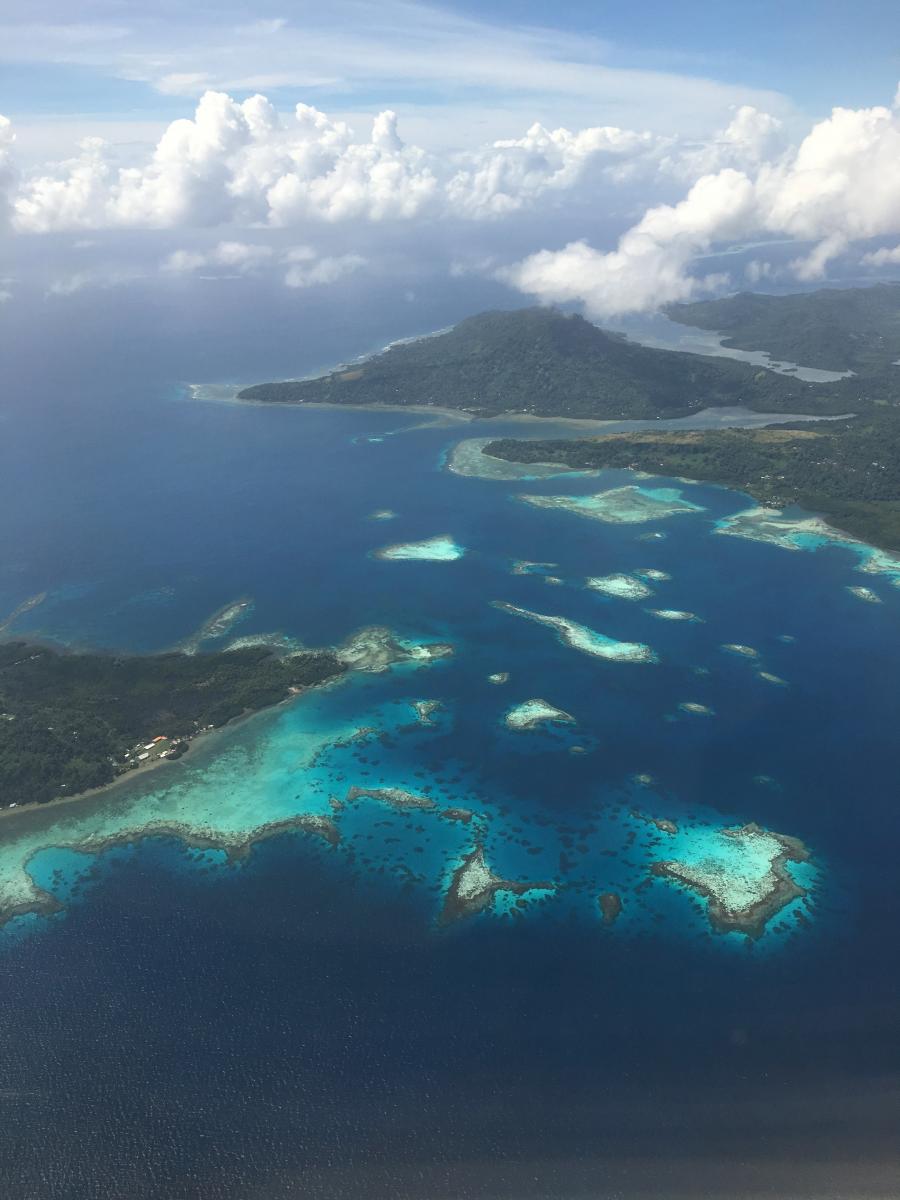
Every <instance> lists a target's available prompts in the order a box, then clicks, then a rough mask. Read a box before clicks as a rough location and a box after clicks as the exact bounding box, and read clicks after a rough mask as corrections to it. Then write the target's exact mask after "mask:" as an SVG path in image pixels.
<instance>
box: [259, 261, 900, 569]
mask: <svg viewBox="0 0 900 1200" xmlns="http://www.w3.org/2000/svg"><path fill="white" fill-rule="evenodd" d="M667 313H668V315H669V317H670V318H672V319H674V320H677V321H678V322H680V323H682V324H690V325H694V326H698V327H700V328H703V329H715V330H717V331H719V332H721V333H724V334H725V335H727V336H726V341H725V344H726V345H729V346H734V347H743V348H748V349H756V350H765V351H767V352H768V353H769V354H770V355H773V356H776V357H780V358H783V359H788V360H790V361H792V362H797V363H802V364H803V365H804V366H815V367H819V368H822V369H829V370H838V371H852V372H853V374H850V375H848V376H847V377H846V378H843V379H839V380H835V381H833V382H830V383H804V382H802V381H801V380H800V379H798V378H797V377H796V376H793V375H790V374H778V373H776V372H774V371H771V370H767V369H765V368H760V367H756V366H751V365H749V364H747V363H743V362H737V361H735V360H732V359H728V358H722V357H707V356H704V355H698V354H685V353H681V352H677V351H669V350H659V349H651V348H649V347H645V346H640V345H637V344H635V343H632V342H630V341H628V340H627V339H626V338H624V337H623V336H621V335H619V334H615V333H609V332H606V331H604V330H601V329H598V328H597V327H596V326H594V325H592V324H591V323H590V322H588V321H586V320H584V319H583V318H582V317H579V316H567V315H564V314H563V313H560V312H558V311H556V310H554V309H544V308H528V309H519V310H516V311H513V312H489V313H482V314H481V315H479V316H475V317H470V318H469V319H468V320H465V321H462V322H460V324H458V325H456V326H455V327H454V328H453V329H450V330H448V331H445V332H443V333H440V334H436V335H434V336H433V337H428V338H423V339H420V340H419V341H413V342H408V343H404V344H398V345H394V346H391V347H389V348H388V349H387V350H386V351H384V352H383V353H382V354H378V355H375V356H374V357H372V358H370V359H366V360H364V361H361V362H360V363H358V364H355V365H353V366H352V367H348V368H341V369H338V370H336V371H333V372H331V373H330V374H327V375H323V376H321V377H320V378H318V379H308V380H301V381H298V382H287V383H266V384H258V385H256V386H254V387H249V388H246V389H245V390H244V391H242V392H241V393H240V398H241V399H244V400H254V401H281V402H289V403H311V402H324V403H336V404H341V403H345V404H359V405H369V404H376V405H377V404H382V405H399V406H404V405H413V406H422V405H424V406H440V407H444V408H450V409H457V410H463V411H466V412H469V413H470V414H472V415H475V416H496V415H498V414H501V413H503V414H527V415H530V416H543V417H574V418H601V419H630V420H635V419H656V418H677V417H684V416H689V415H691V414H692V413H696V412H698V411H701V410H703V409H708V408H715V407H722V406H734V405H740V406H743V407H745V408H749V409H753V410H755V411H757V412H771V413H773V414H774V413H779V414H785V413H787V414H796V415H797V416H798V420H796V421H794V422H792V423H790V424H781V425H779V426H778V427H777V428H769V429H766V428H756V429H709V430H695V431H687V430H679V431H672V430H667V431H656V430H651V431H642V432H633V433H627V434H609V435H601V436H595V437H587V438H578V439H571V440H566V439H562V440H552V441H548V440H529V441H524V440H518V439H513V438H505V439H498V440H495V441H491V442H488V443H486V444H484V445H479V446H478V448H477V450H478V452H477V458H478V459H479V460H483V461H485V462H486V463H493V464H494V465H495V468H496V470H497V472H498V473H502V471H503V469H504V468H506V469H507V470H513V469H515V468H516V467H518V468H522V467H531V468H532V469H533V470H535V471H537V472H539V473H540V472H543V473H547V472H552V471H553V469H554V468H557V469H559V470H565V469H567V468H574V469H576V470H595V469H599V468H604V467H619V468H622V467H624V468H632V469H635V470H640V471H644V472H647V473H649V474H652V475H659V476H670V477H671V476H676V477H679V478H683V479H688V480H694V481H697V482H705V483H716V484H721V485H723V486H726V487H730V488H735V489H737V490H740V491H743V492H745V493H747V494H749V495H750V496H752V497H753V498H754V499H755V500H757V501H758V502H759V503H760V504H761V505H763V506H765V507H766V508H777V509H784V508H786V507H790V506H791V505H797V506H799V507H801V508H803V509H805V510H807V511H809V512H812V513H817V514H819V515H820V516H821V517H823V518H824V519H825V520H826V521H827V522H828V524H829V525H831V526H832V527H834V528H835V529H837V530H839V531H841V532H843V533H845V534H848V535H849V536H850V537H851V538H856V539H860V540H862V541H865V542H867V543H869V544H870V545H873V546H876V547H879V548H881V549H882V550H900V414H898V403H900V370H898V367H897V366H896V365H895V364H896V362H897V361H898V360H900V285H894V284H882V285H878V286H875V287H869V288H849V289H836V288H831V289H823V290H821V291H817V292H808V293H803V294H801V295H792V296H769V295H757V294H751V293H741V294H739V295H736V296H731V297H727V298H725V299H722V300H711V301H703V302H701V303H697V304H682V305H673V306H671V307H670V308H669V309H668V310H667ZM801 415H806V416H811V417H822V416H830V417H832V418H835V417H837V418H839V419H833V420H830V421H829V422H828V423H827V425H826V424H822V423H817V424H810V423H804V422H802V421H801V420H800V419H799V417H800V416H801ZM469 473H471V471H470V472H469ZM474 473H476V474H477V473H479V472H478V471H477V469H476V470H475V472H474ZM488 473H490V472H488Z"/></svg>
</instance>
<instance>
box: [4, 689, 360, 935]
mask: <svg viewBox="0 0 900 1200" xmlns="http://www.w3.org/2000/svg"><path fill="white" fill-rule="evenodd" d="M346 676H347V672H344V673H343V674H341V675H336V676H333V677H332V678H330V679H325V680H323V681H322V682H321V683H317V684H311V685H310V686H309V687H305V688H302V689H300V690H298V691H296V692H292V693H291V695H289V696H285V697H284V699H283V700H279V701H277V702H276V703H275V704H267V705H265V706H264V707H263V708H255V709H252V710H250V711H248V712H245V713H241V714H240V716H237V717H232V719H231V720H230V721H226V722H225V724H224V725H216V726H214V727H213V728H212V729H202V730H199V731H198V732H197V733H195V734H192V735H190V736H186V737H183V738H181V739H179V740H181V741H185V742H187V744H188V746H187V750H185V751H184V753H183V754H180V755H179V756H178V758H175V759H171V758H162V757H158V758H153V759H148V760H147V761H146V762H144V763H140V764H139V765H138V766H136V767H132V768H131V769H130V770H128V771H123V772H122V773H121V774H120V775H117V776H116V777H115V779H111V780H110V781H109V783H103V784H101V785H100V786H99V787H95V788H88V789H87V790H86V791H84V792H76V793H75V794H74V795H72V796H54V797H53V799H52V800H44V801H40V800H34V801H29V802H26V803H24V804H16V806H15V808H9V807H7V808H0V829H2V827H3V826H2V822H4V821H9V820H15V819H16V818H17V817H22V816H24V815H25V814H28V813H32V814H34V813H39V812H51V811H55V810H56V809H58V808H62V807H64V806H68V805H70V804H77V803H79V802H86V801H88V800H93V799H96V798H98V797H100V796H109V795H111V794H112V793H114V792H115V791H117V790H118V789H123V790H124V789H126V788H128V787H129V785H131V784H133V783H137V782H138V781H139V780H143V779H146V778H147V777H148V776H149V775H151V774H152V773H153V772H155V771H157V770H159V769H160V768H161V767H174V766H176V764H178V763H183V762H185V761H187V760H188V759H189V758H191V756H192V755H196V750H197V748H198V747H204V748H206V747H209V746H210V745H211V744H212V743H213V742H214V741H215V740H216V735H217V734H218V735H220V736H223V735H225V734H230V733H233V732H234V731H235V730H236V729H239V728H241V727H242V726H243V725H245V724H247V722H248V721H252V720H253V718H254V717H258V716H260V715H262V714H263V713H272V712H275V711H276V710H277V709H279V708H282V707H286V706H287V705H289V704H292V703H294V702H295V701H296V700H298V699H299V698H300V697H301V696H305V695H306V694H307V693H308V692H311V691H319V690H321V689H322V688H327V687H330V686H332V685H334V684H336V683H340V682H342V681H343V680H344V679H345V678H346ZM0 923H2V917H0Z"/></svg>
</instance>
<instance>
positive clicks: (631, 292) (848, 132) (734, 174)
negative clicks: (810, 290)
mask: <svg viewBox="0 0 900 1200" xmlns="http://www.w3.org/2000/svg"><path fill="white" fill-rule="evenodd" d="M748 120H749V119H748V118H743V119H742V124H743V125H744V126H747V127H750V128H757V129H759V130H764V126H763V125H762V124H761V123H760V122H758V121H756V119H755V118H754V119H753V120H752V121H749V126H748ZM896 233H900V113H898V111H897V110H896V109H895V110H893V111H892V110H891V109H888V108H883V107H875V108H867V109H844V108H836V109H834V110H833V112H832V114H831V116H830V117H829V118H828V119H826V120H824V121H820V122H819V123H818V124H817V125H815V126H814V127H813V129H812V130H811V131H810V133H809V134H808V135H807V137H806V138H804V140H803V141H802V142H801V144H800V146H799V147H798V148H797V149H796V150H795V151H793V152H790V153H785V154H783V155H782V156H780V157H779V158H778V159H777V160H775V161H774V162H769V161H763V162H761V163H760V164H759V166H758V169H757V170H756V171H747V170H736V169H734V168H733V167H725V168H723V169H721V170H719V171H717V172H715V173H712V174H707V175H705V176H703V177H702V178H700V179H699V180H697V182H696V183H695V184H694V185H693V186H692V187H691V189H690V190H689V192H688V193H687V195H686V196H685V198H684V199H683V200H682V201H681V202H680V203H678V204H675V205H661V206H658V207H656V208H651V209H649V210H648V211H647V212H646V213H645V214H644V216H643V217H642V218H641V220H640V221H639V222H638V223H637V224H636V225H634V226H633V227H632V228H631V229H629V230H628V231H627V232H626V233H625V234H624V235H623V236H622V237H621V239H620V240H619V244H618V247H617V248H616V249H615V250H613V251H611V252H608V253H603V252H600V251H597V250H594V249H592V248H591V247H590V246H587V245H585V244H584V243H583V242H578V243H574V244H571V245H568V246H566V247H564V248H563V249H562V250H558V251H548V250H544V251H541V252H540V253H538V254H533V255H530V256H529V257H528V258H526V259H524V260H523V261H522V262H520V263H518V264H517V265H516V266H515V267H513V268H511V269H510V270H508V271H507V273H506V278H507V279H508V280H509V281H510V282H512V283H513V284H514V285H515V286H516V287H518V288H519V289H520V290H521V291H523V292H525V293H527V294H529V295H532V296H536V297H537V298H538V299H541V300H546V301H560V300H575V301H580V302H582V303H583V304H584V305H585V307H586V308H587V310H588V311H589V312H590V313H592V314H593V315H594V316H597V317H607V316H612V315H616V314H620V313H629V312H636V311H643V310H647V309H651V308H655V307H658V306H659V305H662V304H666V303H669V302H671V301H673V300H685V299H688V298H689V297H691V296H692V295H694V294H695V293H697V292H698V291H701V290H703V289H704V288H706V287H709V286H710V284H711V283H712V282H714V281H713V280H710V278H709V277H706V278H705V279H704V278H702V277H697V276H696V275H694V274H693V273H692V272H691V270H690V266H691V263H692V261H693V260H694V259H695V257H696V256H697V255H699V254H702V253H704V252H706V251H708V250H709V249H710V248H711V247H713V246H715V245H716V244H721V243H725V242H728V241H730V240H734V239H736V238H744V239H745V238H748V237H755V236H760V235H766V234H775V235H778V234H786V235H788V236H789V237H790V238H794V239H797V240H803V241H812V242H815V246H814V247H813V249H812V250H811V251H810V252H809V253H808V254H806V255H805V256H803V257H800V258H797V259H795V260H794V262H793V263H792V264H791V266H792V269H793V271H794V274H795V275H796V276H797V277H798V278H800V279H804V280H811V279H818V278H821V277H822V275H823V274H824V272H825V268H826V266H827V265H828V263H829V262H830V261H831V260H832V259H834V258H835V257H836V256H838V255H840V254H842V253H843V252H844V251H845V250H846V249H847V248H848V246H849V245H850V244H851V243H853V242H856V241H860V240H862V239H867V238H872V237H876V236H887V235H890V234H896Z"/></svg>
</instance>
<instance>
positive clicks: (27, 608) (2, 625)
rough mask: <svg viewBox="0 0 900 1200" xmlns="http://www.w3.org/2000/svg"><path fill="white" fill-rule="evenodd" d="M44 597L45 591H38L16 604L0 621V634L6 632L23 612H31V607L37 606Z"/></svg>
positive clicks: (22, 615)
mask: <svg viewBox="0 0 900 1200" xmlns="http://www.w3.org/2000/svg"><path fill="white" fill-rule="evenodd" d="M46 599H47V593H46V592H38V593H37V595H35V596H29V597H28V598H27V599H25V600H23V601H22V603H21V604H17V605H16V607H15V608H14V609H13V610H12V612H11V613H8V614H7V616H5V617H4V618H3V620H2V621H0V634H4V633H6V632H7V631H8V630H9V628H10V626H11V625H12V624H13V622H14V621H17V620H18V619H19V617H24V616H25V614H26V613H29V612H31V610H32V609H33V608H37V606H38V605H39V604H43V603H44V601H45V600H46Z"/></svg>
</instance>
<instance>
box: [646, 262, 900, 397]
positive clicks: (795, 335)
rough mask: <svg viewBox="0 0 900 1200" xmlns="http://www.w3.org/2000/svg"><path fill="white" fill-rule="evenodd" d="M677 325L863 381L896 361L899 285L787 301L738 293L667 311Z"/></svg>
mask: <svg viewBox="0 0 900 1200" xmlns="http://www.w3.org/2000/svg"><path fill="white" fill-rule="evenodd" d="M666 315H667V316H668V317H670V318H671V320H673V321H677V322H678V323H679V324H681V325H692V326H694V327H695V328H697V329H710V330H715V331H716V332H717V333H721V334H724V335H725V336H724V337H723V340H722V345H723V346H728V347H731V348H734V349H736V350H764V351H766V352H767V353H768V354H769V355H770V356H771V357H772V358H773V359H775V360H778V359H783V360H785V361H787V362H791V363H802V364H803V365H804V366H806V367H818V368H819V369H821V370H825V371H855V372H856V373H857V374H861V375H870V374H874V373H879V372H882V371H887V370H888V369H889V368H890V367H891V366H892V365H893V364H894V363H896V361H897V360H898V359H900V285H898V284H892V283H886V284H878V285H876V286H875V287H864V288H822V289H821V290H819V291H816V292H803V293H801V294H799V295H792V296H766V295H761V294H759V293H755V292H739V293H738V294H737V295H736V296H727V297H725V298H724V299H721V300H701V301H699V302H697V303H694V304H673V305H671V306H670V307H669V308H668V309H667V310H666Z"/></svg>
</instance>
